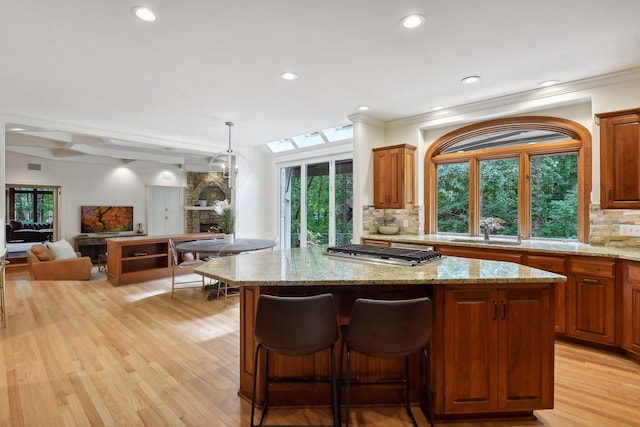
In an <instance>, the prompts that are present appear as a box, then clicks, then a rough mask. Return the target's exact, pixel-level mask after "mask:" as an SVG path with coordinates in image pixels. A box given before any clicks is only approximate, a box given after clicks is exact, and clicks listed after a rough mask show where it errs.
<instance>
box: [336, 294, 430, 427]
mask: <svg viewBox="0 0 640 427" xmlns="http://www.w3.org/2000/svg"><path fill="white" fill-rule="evenodd" d="M432 329H433V318H432V308H431V300H430V299H429V298H426V297H425V298H416V299H410V300H399V301H386V300H384V301H381V300H372V299H365V298H360V299H357V300H356V302H355V303H354V304H353V309H352V311H351V320H350V323H349V325H345V326H343V327H342V343H343V345H344V347H346V350H347V378H346V398H345V415H344V417H345V425H346V426H348V425H349V399H350V395H349V393H350V391H351V389H350V387H351V351H356V352H358V353H362V354H365V355H368V356H373V357H381V358H396V357H404V360H405V379H404V381H401V382H400V383H401V384H404V385H405V408H406V410H407V414H408V415H409V417H410V418H411V422H412V423H413V425H414V426H417V425H418V424H417V422H416V419H415V418H414V416H413V413H412V412H411V407H410V404H409V355H411V354H413V353H416V352H418V351H422V353H423V355H424V362H425V365H424V366H425V371H426V373H427V381H426V383H427V400H428V405H429V422H430V423H431V427H433V425H434V422H433V396H432V394H431V378H430V375H429V373H430V372H429V371H430V365H429V351H428V349H427V346H428V345H429V342H430V341H431V332H432ZM344 347H343V349H344ZM342 354H343V352H341V353H340V368H341V370H342ZM359 384H363V383H362V382H361V383H359ZM365 384H371V383H365ZM376 384H398V382H383V383H376Z"/></svg>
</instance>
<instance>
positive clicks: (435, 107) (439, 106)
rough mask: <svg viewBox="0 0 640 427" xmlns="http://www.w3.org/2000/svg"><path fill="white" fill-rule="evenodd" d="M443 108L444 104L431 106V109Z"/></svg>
mask: <svg viewBox="0 0 640 427" xmlns="http://www.w3.org/2000/svg"><path fill="white" fill-rule="evenodd" d="M443 108H444V107H443V106H442V105H435V106H433V107H431V111H440V110H442V109H443Z"/></svg>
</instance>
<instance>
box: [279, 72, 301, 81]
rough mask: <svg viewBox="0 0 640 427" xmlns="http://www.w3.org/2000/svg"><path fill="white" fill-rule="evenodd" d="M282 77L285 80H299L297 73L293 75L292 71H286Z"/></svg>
mask: <svg viewBox="0 0 640 427" xmlns="http://www.w3.org/2000/svg"><path fill="white" fill-rule="evenodd" d="M280 77H282V78H283V79H285V80H295V79H297V78H298V75H297V74H296V73H292V72H291V71H285V72H284V73H282V74H280Z"/></svg>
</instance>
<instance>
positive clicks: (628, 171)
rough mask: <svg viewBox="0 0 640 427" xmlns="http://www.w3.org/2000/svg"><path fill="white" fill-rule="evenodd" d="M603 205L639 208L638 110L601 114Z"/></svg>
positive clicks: (639, 129)
mask: <svg viewBox="0 0 640 427" xmlns="http://www.w3.org/2000/svg"><path fill="white" fill-rule="evenodd" d="M598 117H599V118H600V146H601V148H600V164H601V178H600V179H601V186H600V205H601V208H602V209H611V208H621V209H638V208H640V114H639V113H638V111H637V110H627V111H620V112H618V113H615V112H614V113H605V114H599V115H598Z"/></svg>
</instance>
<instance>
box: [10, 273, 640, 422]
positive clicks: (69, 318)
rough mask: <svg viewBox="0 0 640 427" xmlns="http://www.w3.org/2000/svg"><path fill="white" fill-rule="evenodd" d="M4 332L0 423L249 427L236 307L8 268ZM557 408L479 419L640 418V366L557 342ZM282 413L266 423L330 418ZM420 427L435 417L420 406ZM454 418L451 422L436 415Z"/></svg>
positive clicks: (393, 412) (318, 412)
mask: <svg viewBox="0 0 640 427" xmlns="http://www.w3.org/2000/svg"><path fill="white" fill-rule="evenodd" d="M7 279H8V283H7V288H6V294H7V306H8V307H7V312H8V319H7V320H8V326H7V328H6V329H4V330H2V329H0V339H1V340H0V343H1V346H0V372H5V374H4V375H2V374H0V426H27V427H31V426H89V425H91V426H102V425H105V426H141V425H147V426H182V425H186V426H216V427H217V426H246V425H248V424H249V422H248V414H249V405H248V403H247V402H245V401H244V400H243V399H241V398H239V397H238V396H237V389H238V369H239V362H238V357H239V355H238V353H239V344H238V317H239V313H238V303H237V301H233V302H232V303H231V304H229V305H228V306H227V307H225V306H224V304H223V302H222V301H215V300H214V301H206V300H205V299H204V297H203V295H202V293H201V292H199V291H197V290H187V291H181V292H179V293H177V294H176V298H175V299H174V300H173V301H172V300H171V296H170V291H171V284H170V282H169V281H168V280H159V281H154V282H148V283H143V284H135V285H127V286H121V287H113V286H111V285H110V284H109V283H108V282H100V281H92V282H30V281H28V280H21V279H19V277H18V278H15V277H14V278H12V277H11V275H9V277H8V278H7ZM555 361H556V386H555V387H556V388H555V409H553V410H546V411H537V412H536V416H537V417H538V420H537V421H503V422H496V421H493V422H489V421H486V422H483V421H478V422H459V423H455V425H456V426H460V427H471V426H510V427H517V426H593V427H596V426H598V427H601V426H615V427H621V426H640V364H638V363H636V362H634V361H631V360H627V359H624V358H622V357H620V356H617V355H611V354H607V353H603V352H599V351H595V350H590V349H587V348H584V347H581V346H576V345H571V344H566V343H560V342H559V343H557V344H556V358H555ZM329 412H330V411H329V410H328V409H327V408H312V409H301V410H291V409H286V408H278V409H274V410H273V412H271V413H270V416H269V417H268V419H267V422H268V423H272V424H273V423H278V422H280V423H283V424H295V423H309V422H311V423H319V424H325V423H329V422H330V421H331V419H330V413H329ZM414 413H415V415H416V417H417V418H418V422H419V423H420V425H428V423H427V421H426V419H425V417H424V416H423V415H422V413H421V411H420V410H415V411H414ZM351 422H352V425H354V426H381V427H382V426H384V427H388V426H406V425H410V424H409V422H408V418H407V417H406V414H405V413H404V412H403V410H402V409H400V408H395V407H394V408H388V407H387V408H368V409H364V408H354V410H353V411H352V417H351ZM437 424H438V425H454V424H453V423H442V422H440V423H437Z"/></svg>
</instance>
